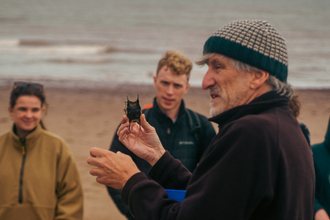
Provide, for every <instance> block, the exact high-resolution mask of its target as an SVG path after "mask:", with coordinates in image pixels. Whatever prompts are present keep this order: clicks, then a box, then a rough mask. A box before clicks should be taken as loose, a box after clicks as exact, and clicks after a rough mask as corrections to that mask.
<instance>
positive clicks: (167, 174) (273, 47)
mask: <svg viewBox="0 0 330 220" xmlns="http://www.w3.org/2000/svg"><path fill="white" fill-rule="evenodd" d="M203 53H204V56H203V57H202V59H200V61H198V62H197V63H198V64H207V65H208V67H209V68H208V71H207V72H206V74H205V76H204V79H203V89H208V90H209V92H210V96H211V115H212V118H211V119H210V120H211V121H213V122H215V123H217V124H218V125H219V132H218V134H217V135H216V137H215V138H214V139H213V140H212V142H211V143H210V145H209V147H208V148H207V150H206V151H205V153H204V154H203V156H202V158H201V161H200V163H199V165H198V166H197V168H196V170H195V171H194V172H193V173H190V172H189V171H188V170H187V169H186V168H185V167H184V166H182V164H181V163H180V162H179V161H178V160H175V159H174V158H173V157H172V156H171V155H170V154H169V153H168V152H167V151H165V150H164V148H163V147H162V145H161V143H160V141H159V138H158V137H157V134H156V133H155V129H154V128H153V127H152V126H150V125H149V124H148V122H147V121H146V120H145V117H144V115H142V116H141V128H140V127H139V126H138V125H137V124H135V125H134V126H132V127H131V129H129V125H128V119H127V117H126V116H123V120H122V125H121V126H120V128H119V130H118V136H119V140H120V141H121V142H122V143H123V144H124V145H125V146H127V148H129V149H130V150H131V151H132V152H134V153H135V154H136V155H137V156H139V157H141V158H143V159H145V160H146V161H148V162H149V163H150V164H151V166H152V169H151V170H150V172H149V176H150V177H151V178H153V180H149V179H148V178H147V177H146V176H145V174H143V173H141V172H140V171H139V170H138V169H137V167H136V166H135V165H134V163H133V162H132V160H131V159H130V158H129V157H128V156H127V155H125V154H123V153H120V152H117V153H113V152H108V151H105V150H102V149H97V148H92V149H91V151H90V153H91V157H90V158H88V159H87V162H88V163H89V164H91V165H94V166H96V167H97V168H92V169H91V171H90V173H91V174H92V175H94V176H97V178H96V180H97V182H99V183H102V184H106V185H109V186H112V187H114V188H118V189H123V191H122V200H123V202H124V203H125V204H128V206H129V208H130V211H131V213H132V214H133V215H134V216H135V217H136V219H189V220H194V219H196V220H197V219H198V220H200V219H235V220H237V219H257V220H259V219H260V220H261V219H262V220H265V219H276V220H279V219H281V220H283V219H288V220H294V219H297V220H298V219H312V218H313V208H314V205H313V204H314V181H315V176H314V170H313V159H312V154H311V151H310V149H309V146H308V144H307V142H306V140H305V139H304V136H303V134H302V132H301V130H300V128H299V125H298V123H297V121H296V119H295V117H294V116H293V113H292V111H291V110H290V109H289V104H288V102H289V99H290V97H291V95H292V89H291V88H290V86H289V85H288V84H287V83H286V79H287V70H288V69H287V50H286V46H285V43H284V40H283V38H282V36H281V35H280V34H279V33H278V32H277V31H276V30H275V29H274V28H273V27H272V26H271V25H270V24H269V23H268V22H265V21H260V20H243V21H235V22H232V23H230V24H229V25H227V26H225V27H224V28H222V29H220V30H218V31H217V32H215V33H214V34H213V36H211V37H210V38H209V39H208V40H207V41H206V43H205V45H204V51H203ZM164 188H172V189H185V190H186V196H185V199H184V200H183V201H182V203H179V202H176V201H175V200H172V199H169V198H168V196H167V193H166V191H165V190H164Z"/></svg>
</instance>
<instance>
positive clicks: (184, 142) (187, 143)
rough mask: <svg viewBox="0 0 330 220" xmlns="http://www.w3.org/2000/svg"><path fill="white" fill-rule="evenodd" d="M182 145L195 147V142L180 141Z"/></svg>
mask: <svg viewBox="0 0 330 220" xmlns="http://www.w3.org/2000/svg"><path fill="white" fill-rule="evenodd" d="M179 144H180V145H193V144H194V142H193V141H179Z"/></svg>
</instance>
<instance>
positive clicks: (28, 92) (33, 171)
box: [0, 82, 83, 220]
mask: <svg viewBox="0 0 330 220" xmlns="http://www.w3.org/2000/svg"><path fill="white" fill-rule="evenodd" d="M45 107H46V100H45V94H44V89H43V85H41V84H38V83H27V82H15V83H14V86H13V89H12V92H11V95H10V104H9V114H10V117H11V118H12V120H13V122H14V123H13V126H12V128H11V129H10V130H9V131H8V132H6V133H4V134H2V135H0V167H1V169H0V219H31V220H32V219H33V220H34V219H49V220H50V219H82V215H83V192H82V187H81V182H80V177H79V173H78V170H77V167H76V164H75V162H74V160H73V158H72V156H71V153H70V151H69V149H68V147H67V145H66V143H65V142H64V141H63V140H62V139H61V138H60V137H58V136H56V135H54V134H52V133H51V132H49V131H47V130H46V129H45V126H44V124H43V122H42V120H41V119H42V117H43V115H44V112H45Z"/></svg>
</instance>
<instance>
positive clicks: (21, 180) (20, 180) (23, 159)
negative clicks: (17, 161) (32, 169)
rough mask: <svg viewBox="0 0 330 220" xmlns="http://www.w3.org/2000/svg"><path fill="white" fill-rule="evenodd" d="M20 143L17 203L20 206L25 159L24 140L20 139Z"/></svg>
mask: <svg viewBox="0 0 330 220" xmlns="http://www.w3.org/2000/svg"><path fill="white" fill-rule="evenodd" d="M20 141H21V144H22V167H21V172H20V175H19V189H18V203H20V204H21V203H22V202H23V174H24V164H25V157H26V146H25V138H21V139H20Z"/></svg>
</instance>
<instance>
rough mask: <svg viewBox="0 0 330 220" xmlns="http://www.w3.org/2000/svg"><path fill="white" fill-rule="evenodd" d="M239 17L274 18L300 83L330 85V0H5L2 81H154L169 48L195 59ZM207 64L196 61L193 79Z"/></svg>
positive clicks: (292, 75)
mask: <svg viewBox="0 0 330 220" xmlns="http://www.w3.org/2000/svg"><path fill="white" fill-rule="evenodd" d="M239 19H262V20H267V21H269V22H270V23H271V24H272V25H273V26H274V27H275V29H276V30H277V31H278V32H280V33H281V34H282V35H283V36H284V38H285V39H286V44H287V48H288V55H289V77H288V82H289V83H290V84H291V85H292V86H293V87H295V88H330V1H329V0H277V1H270V0H245V1H243V0H242V1H239V0H230V1H228V0H203V1H197V0H162V1H160V0H24V1H22V0H0V85H4V84H8V83H12V81H14V80H28V81H38V82H45V83H48V84H49V85H50V84H51V85H54V86H93V87H94V86H99V87H102V86H116V85H120V84H125V83H133V84H150V85H151V84H152V82H153V81H152V76H153V75H154V74H155V70H156V67H157V62H158V60H159V59H160V58H161V57H162V55H163V54H164V53H165V52H166V51H167V50H173V49H175V50H180V51H182V52H183V53H185V54H186V55H187V56H188V57H189V58H190V59H191V60H193V61H194V60H195V59H196V58H198V57H199V56H200V55H201V54H202V48H203V44H204V42H205V41H206V39H207V38H208V37H209V36H210V35H211V34H212V33H213V32H214V31H215V30H217V29H218V28H220V27H222V26H224V25H226V24H227V23H229V22H231V21H233V20H239ZM206 70H207V67H205V66H204V67H198V66H196V65H194V67H193V70H192V73H191V79H190V83H191V85H192V86H196V87H200V86H201V82H202V79H203V75H204V73H205V71H206Z"/></svg>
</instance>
